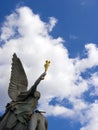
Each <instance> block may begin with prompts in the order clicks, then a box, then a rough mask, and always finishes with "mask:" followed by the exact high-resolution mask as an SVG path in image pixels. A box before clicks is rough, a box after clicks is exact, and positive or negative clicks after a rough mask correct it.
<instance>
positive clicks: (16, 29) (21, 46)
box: [0, 0, 98, 130]
mask: <svg viewBox="0 0 98 130" xmlns="http://www.w3.org/2000/svg"><path fill="white" fill-rule="evenodd" d="M97 12H98V1H97V0H58V1H56V0H48V1H46V0H14V1H13V0H7V1H6V0H2V1H0V73H1V74H0V87H1V88H0V89H1V90H0V95H1V99H0V104H1V106H0V109H1V111H3V110H4V107H5V104H6V103H7V102H8V101H9V100H10V99H9V98H8V95H7V88H8V83H9V77H10V67H11V57H12V54H13V52H16V53H17V55H18V56H19V57H20V58H21V60H22V61H23V65H24V67H25V70H26V72H27V76H28V79H29V86H30V85H32V83H33V81H34V80H35V78H36V77H37V76H38V75H39V73H40V72H42V69H43V68H42V66H43V62H44V61H45V59H50V60H51V66H50V68H49V72H48V74H47V77H46V79H45V81H44V82H42V84H41V86H42V87H41V86H39V88H38V89H39V91H40V92H41V94H42V97H41V99H40V101H39V109H42V110H45V111H46V113H47V114H46V116H47V119H48V122H49V130H54V129H55V130H97V129H98V123H97V121H98V117H97V115H98V110H97V108H98V58H97V55H98V36H97V35H98V13H97ZM28 50H29V51H28ZM31 57H32V60H31ZM41 68H42V69H41ZM6 70H7V71H6ZM36 70H37V72H36ZM31 72H33V73H34V74H33V75H32V73H31ZM32 78H33V81H32ZM5 81H6V82H5ZM90 113H91V114H90Z"/></svg>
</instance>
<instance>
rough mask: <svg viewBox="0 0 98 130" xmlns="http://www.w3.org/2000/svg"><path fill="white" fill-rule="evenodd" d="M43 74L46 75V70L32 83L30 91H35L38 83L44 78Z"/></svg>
mask: <svg viewBox="0 0 98 130" xmlns="http://www.w3.org/2000/svg"><path fill="white" fill-rule="evenodd" d="M45 75H46V72H44V73H42V74H41V75H40V77H39V78H38V79H37V80H36V81H35V83H34V84H33V86H32V87H31V88H30V90H29V92H30V93H34V92H35V90H36V88H37V86H38V84H39V83H40V82H41V80H43V79H44V77H45Z"/></svg>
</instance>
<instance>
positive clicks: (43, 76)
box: [40, 72, 46, 80]
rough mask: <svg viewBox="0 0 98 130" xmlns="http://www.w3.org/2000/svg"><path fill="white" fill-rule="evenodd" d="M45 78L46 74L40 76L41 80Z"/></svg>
mask: <svg viewBox="0 0 98 130" xmlns="http://www.w3.org/2000/svg"><path fill="white" fill-rule="evenodd" d="M45 76H46V72H44V73H42V74H41V76H40V78H41V80H44V78H45Z"/></svg>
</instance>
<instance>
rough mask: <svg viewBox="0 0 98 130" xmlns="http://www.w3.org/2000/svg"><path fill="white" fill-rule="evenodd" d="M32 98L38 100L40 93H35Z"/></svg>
mask: <svg viewBox="0 0 98 130" xmlns="http://www.w3.org/2000/svg"><path fill="white" fill-rule="evenodd" d="M34 97H35V98H37V99H39V98H40V93H39V92H38V91H35V92H34Z"/></svg>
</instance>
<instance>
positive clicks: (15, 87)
mask: <svg viewBox="0 0 98 130" xmlns="http://www.w3.org/2000/svg"><path fill="white" fill-rule="evenodd" d="M11 69H12V71H11V78H10V83H9V88H8V94H9V96H10V98H11V99H12V100H13V101H16V99H17V96H18V95H19V94H20V93H21V92H23V91H27V86H28V80H27V77H26V74H25V71H24V68H23V66H22V63H21V61H20V59H19V58H18V57H17V55H16V54H14V55H13V58H12V68H11Z"/></svg>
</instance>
